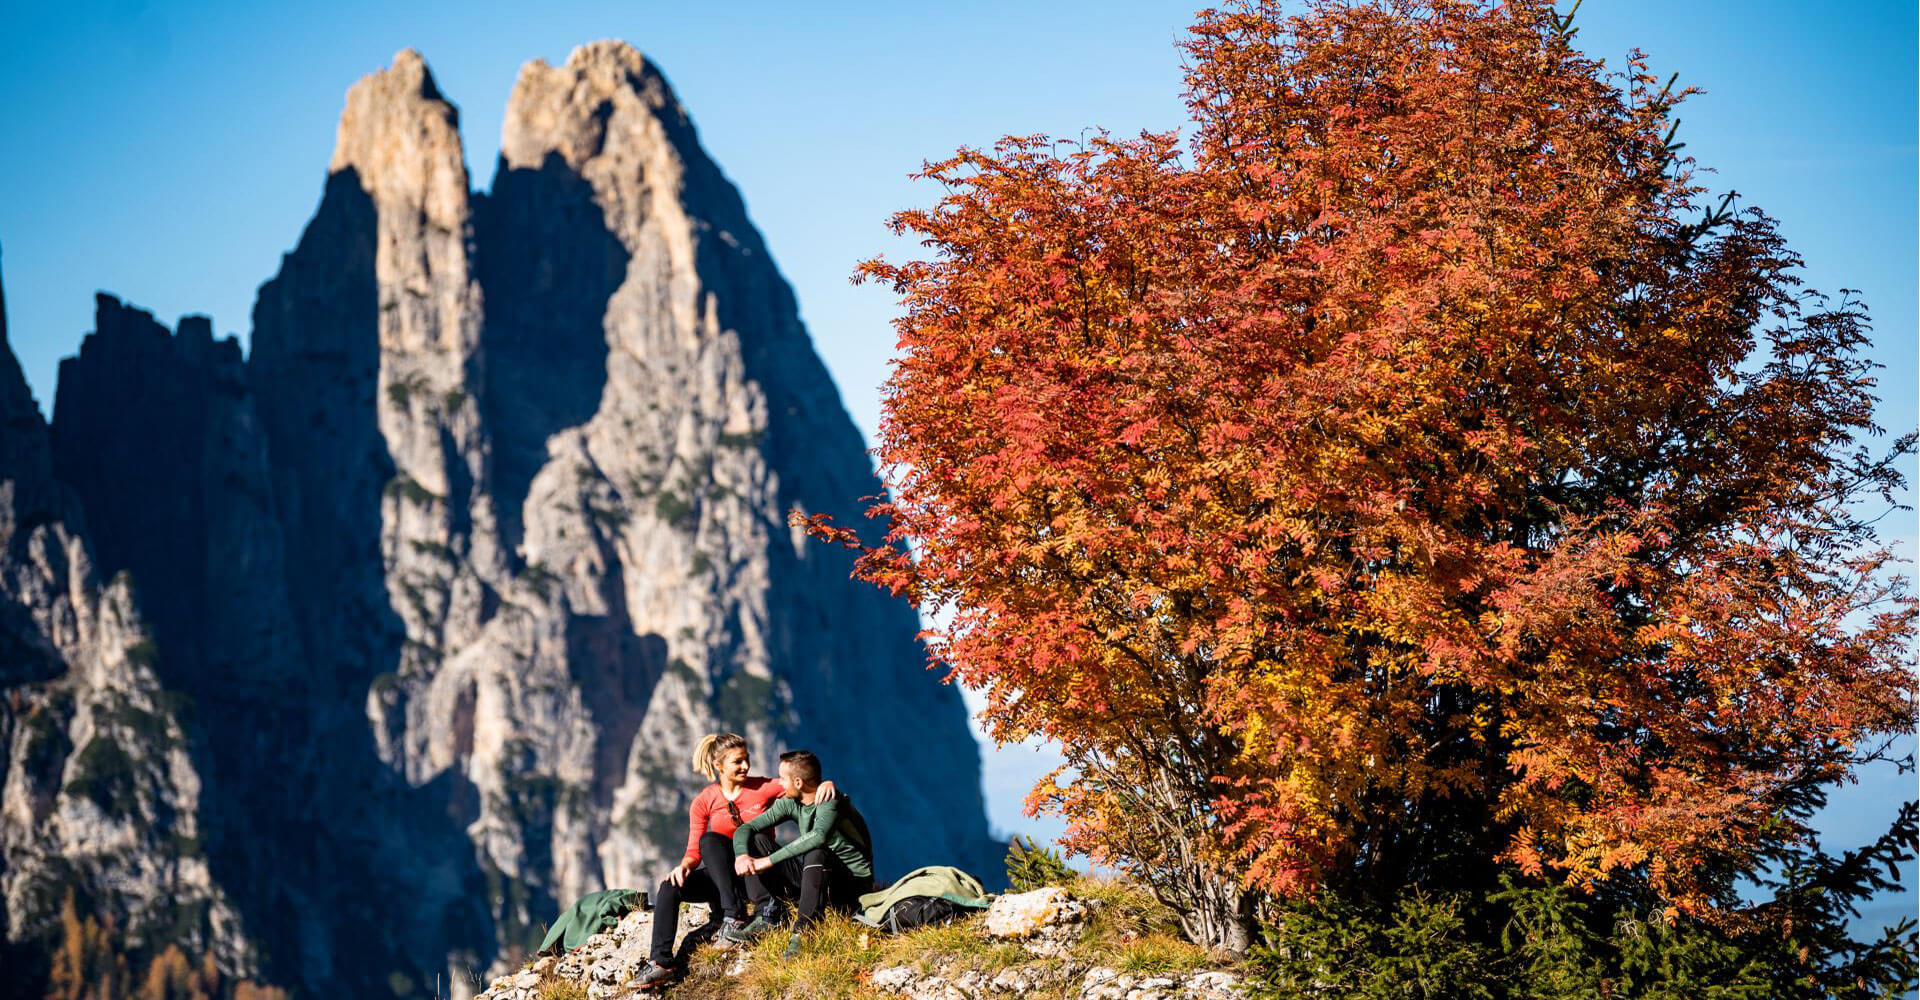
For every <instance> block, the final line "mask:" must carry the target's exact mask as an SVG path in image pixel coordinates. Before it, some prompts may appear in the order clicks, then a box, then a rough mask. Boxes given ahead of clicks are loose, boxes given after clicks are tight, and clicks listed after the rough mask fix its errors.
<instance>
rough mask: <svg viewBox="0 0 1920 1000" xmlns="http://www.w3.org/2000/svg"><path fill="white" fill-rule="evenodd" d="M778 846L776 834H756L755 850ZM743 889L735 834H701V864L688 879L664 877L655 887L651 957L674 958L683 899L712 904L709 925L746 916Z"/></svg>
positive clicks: (662, 960)
mask: <svg viewBox="0 0 1920 1000" xmlns="http://www.w3.org/2000/svg"><path fill="white" fill-rule="evenodd" d="M775 849H776V847H775V844H774V842H773V838H771V837H769V836H767V835H766V834H756V835H755V836H754V838H753V850H754V851H756V852H759V853H762V854H772V853H773V852H774V850H775ZM740 890H741V885H740V876H738V875H735V874H734V873H733V838H732V837H725V836H722V835H720V834H717V833H705V834H702V835H701V837H700V867H698V868H695V869H694V870H692V871H690V872H688V873H687V878H686V881H685V882H683V883H681V884H680V885H674V884H673V880H672V879H661V880H660V886H659V888H657V889H655V890H654V895H653V947H652V950H651V951H650V952H649V955H648V957H650V958H652V959H653V960H654V961H655V962H658V963H659V964H661V965H668V964H670V963H671V962H672V961H673V937H674V933H675V932H676V931H678V930H679V929H680V904H681V903H710V904H712V906H713V919H711V920H709V921H707V924H708V926H712V925H713V924H716V923H718V922H719V920H720V918H721V917H723V916H727V917H732V918H733V919H735V920H745V919H747V900H746V896H745V895H744V894H743V893H742V892H741V891H740Z"/></svg>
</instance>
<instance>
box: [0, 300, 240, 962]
mask: <svg viewBox="0 0 1920 1000" xmlns="http://www.w3.org/2000/svg"><path fill="white" fill-rule="evenodd" d="M117 305H118V304H117V303H115V306H116V307H117ZM6 344H7V330H6V316H5V304H4V302H3V301H0V930H3V931H4V937H3V938H0V966H3V967H4V968H5V969H6V975H5V976H0V980H4V982H0V995H4V996H14V995H24V994H21V993H20V991H21V990H22V989H25V988H28V987H29V986H30V985H31V984H32V983H34V982H36V981H38V980H39V978H40V977H41V976H43V975H44V974H45V971H46V968H47V958H48V955H49V953H50V952H51V950H52V947H53V946H54V945H55V944H56V943H57V942H58V940H59V935H60V924H59V918H60V913H61V909H62V906H63V904H64V902H65V901H66V900H67V899H68V898H69V897H71V898H72V899H73V900H74V902H75V906H76V907H77V908H78V909H79V910H80V911H81V912H83V913H88V914H90V915H93V916H95V917H96V918H98V919H101V920H103V921H106V920H111V922H112V924H113V925H114V926H115V927H116V928H118V929H119V931H120V932H121V940H120V941H119V942H118V943H119V945H120V946H121V947H122V948H123V949H124V950H125V951H126V952H127V953H130V954H134V955H139V954H140V953H142V952H143V951H145V952H151V951H152V950H155V949H157V948H159V947H161V946H164V945H166V944H170V943H177V944H179V945H181V946H183V947H185V948H187V949H189V950H191V951H193V952H194V953H196V954H211V955H213V956H214V957H215V958H216V960H217V961H218V962H219V963H220V965H221V966H223V967H224V968H226V969H227V970H228V971H229V972H232V973H235V974H238V975H242V976H244V975H250V974H252V973H253V972H254V971H255V970H256V967H257V961H256V955H255V950H254V948H253V947H252V944H251V942H250V939H249V937H248V935H247V933H246V928H245V927H244V926H243V923H242V921H241V918H240V916H239V914H238V912H237V911H236V909H235V908H234V906H232V905H231V903H230V901H229V900H228V898H227V895H226V893H225V892H224V891H223V890H222V888H221V887H220V886H219V885H218V884H217V882H216V880H215V879H214V878H213V875H212V873H211V871H210V869H209V866H208V860H207V852H206V850H205V845H204V838H205V836H206V834H207V826H206V823H205V818H206V817H205V815H204V812H203V802H204V792H203V774H202V771H201V762H200V761H199V760H197V759H196V755H195V754H193V753H192V752H191V746H190V740H189V728H188V726H187V725H185V724H184V720H185V718H187V717H190V716H191V714H192V712H193V711H194V710H195V709H194V706H193V704H192V702H191V700H190V699H188V698H185V697H182V696H181V695H180V694H179V693H178V692H176V691H168V690H164V689H163V688H162V686H161V684H160V682H159V679H158V677H157V676H156V665H157V662H158V659H159V646H158V645H157V643H156V642H155V641H154V634H153V631H152V630H151V628H150V627H149V625H148V623H147V621H146V618H145V616H143V615H142V613H141V609H140V606H139V604H140V602H139V601H138V600H136V597H135V593H134V591H135V586H134V584H133V581H132V580H131V579H130V578H129V577H127V576H125V575H120V576H116V577H115V578H114V579H113V580H112V581H111V582H103V581H102V580H101V579H100V577H99V575H98V574H96V572H95V568H94V561H93V557H92V553H91V551H90V550H89V547H88V545H87V542H86V540H85V526H84V524H83V519H82V517H81V515H80V508H79V505H78V504H77V503H76V502H75V500H74V497H73V495H72V494H71V493H70V492H69V491H68V490H67V489H66V488H64V487H63V486H62V485H61V484H60V483H59V482H57V481H56V480H55V478H54V474H53V462H52V457H51V449H50V447H49V443H48V434H47V427H46V424H45V422H44V421H43V420H42V419H41V416H40V411H39V409H38V408H37V407H36V405H35V404H34V401H33V398H32V396H31V394H30V393H29V392H28V389H27V384H26V381H25V379H24V378H22V376H21V372H20V366H19V363H18V361H17V360H16V359H15V358H14V356H13V353H12V351H11V349H10V348H7V347H6Z"/></svg>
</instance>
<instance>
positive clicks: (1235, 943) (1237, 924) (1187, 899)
mask: <svg viewBox="0 0 1920 1000" xmlns="http://www.w3.org/2000/svg"><path fill="white" fill-rule="evenodd" d="M1182 881H1183V882H1185V883H1186V884H1185V885H1183V886H1181V887H1180V889H1179V890H1176V891H1175V892H1174V893H1171V894H1169V895H1170V896H1176V897H1180V898H1167V899H1165V900H1164V901H1165V902H1166V903H1167V905H1169V906H1172V907H1173V908H1174V910H1175V911H1177V912H1178V913H1179V914H1180V929H1181V931H1183V932H1185V934H1186V935H1187V938H1188V940H1191V941H1192V942H1193V943H1194V944H1197V945H1200V946H1202V947H1205V948H1212V949H1214V950H1217V951H1226V952H1230V953H1232V954H1234V955H1236V956H1237V955H1244V954H1246V951H1247V949H1248V948H1251V947H1253V943H1254V941H1256V940H1257V939H1258V936H1259V923H1258V921H1257V920H1255V903H1256V902H1257V900H1256V899H1255V895H1254V894H1253V893H1251V892H1248V891H1247V890H1245V889H1243V888H1241V887H1240V885H1239V883H1238V882H1236V881H1234V880H1232V879H1229V878H1225V877H1222V876H1221V875H1219V874H1218V873H1214V872H1207V871H1195V872H1190V873H1188V877H1187V878H1185V879H1183V880H1182Z"/></svg>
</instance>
